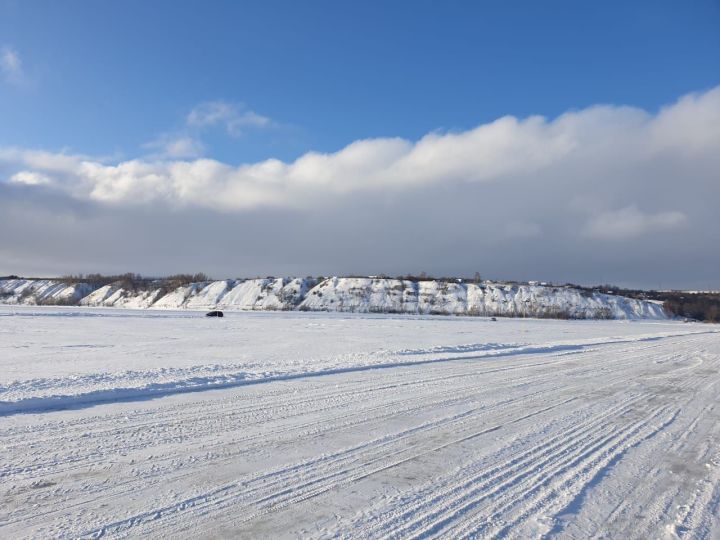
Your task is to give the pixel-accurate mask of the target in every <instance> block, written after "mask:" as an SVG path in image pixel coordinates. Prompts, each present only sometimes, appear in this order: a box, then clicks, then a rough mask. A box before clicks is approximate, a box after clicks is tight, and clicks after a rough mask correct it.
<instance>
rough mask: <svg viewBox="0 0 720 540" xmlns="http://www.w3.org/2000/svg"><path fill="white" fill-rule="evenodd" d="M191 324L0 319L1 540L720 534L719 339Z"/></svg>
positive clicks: (391, 320) (533, 330) (610, 326)
mask: <svg viewBox="0 0 720 540" xmlns="http://www.w3.org/2000/svg"><path fill="white" fill-rule="evenodd" d="M90 314H92V315H93V316H92V317H91V316H89V315H90ZM201 315H202V314H187V313H185V314H177V313H175V314H172V313H167V314H158V315H152V314H147V313H143V314H137V315H132V314H127V315H121V314H117V313H115V312H103V311H102V310H96V311H82V310H78V309H76V310H74V311H73V310H68V311H62V310H54V311H53V310H47V311H43V310H40V309H39V308H35V309H34V310H26V311H23V310H10V309H4V310H3V311H2V312H0V355H1V356H2V359H0V368H2V370H3V372H2V374H1V375H0V376H1V377H2V379H0V400H1V401H0V537H2V538H26V537H28V538H55V537H59V538H77V537H82V538H98V537H142V536H145V537H152V538H186V537H194V538H206V537H208V538H279V537H293V538H295V537H309V538H312V537H320V538H337V537H340V538H343V537H345V538H350V537H352V538H435V537H443V538H466V537H468V538H534V537H558V538H718V537H720V400H719V398H720V333H718V330H719V329H718V328H717V327H714V326H710V325H694V324H682V323H642V322H632V323H629V322H611V321H603V322H573V321H533V320H500V321H497V322H490V321H488V320H484V319H471V318H448V317H440V318H432V317H424V318H423V317H420V318H413V317H404V318H403V317H373V316H355V317H351V316H338V315H311V314H291V315H290V314H262V315H258V314H242V313H239V314H231V315H229V316H227V317H226V318H225V319H224V320H222V321H206V320H204V319H201V318H200V317H201ZM193 328H195V330H192V329H193Z"/></svg>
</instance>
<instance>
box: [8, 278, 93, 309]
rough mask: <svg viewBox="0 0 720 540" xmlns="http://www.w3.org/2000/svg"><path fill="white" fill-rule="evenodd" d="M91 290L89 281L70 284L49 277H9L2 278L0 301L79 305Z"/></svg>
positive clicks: (27, 303)
mask: <svg viewBox="0 0 720 540" xmlns="http://www.w3.org/2000/svg"><path fill="white" fill-rule="evenodd" d="M91 291H92V287H91V286H90V285H88V284H87V283H74V284H70V285H68V284H67V283H64V282H59V281H52V280H47V279H37V280H29V279H7V280H0V303H3V304H26V305H44V304H48V305H77V304H78V303H79V302H80V301H81V299H82V298H84V297H85V296H86V295H88V294H89V293H90V292H91Z"/></svg>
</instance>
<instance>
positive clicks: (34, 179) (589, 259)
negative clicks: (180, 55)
mask: <svg viewBox="0 0 720 540" xmlns="http://www.w3.org/2000/svg"><path fill="white" fill-rule="evenodd" d="M222 105H223V104H222V103H220V102H211V103H208V104H204V105H202V106H200V107H198V108H196V109H195V110H193V111H192V112H191V113H190V115H189V116H188V119H187V122H188V124H191V125H195V126H211V125H215V126H221V127H223V128H224V129H226V130H227V131H228V132H229V133H232V132H233V131H234V130H240V131H241V130H242V129H244V128H245V126H247V125H261V124H262V123H263V122H266V121H268V120H267V119H265V118H264V117H256V116H254V113H251V112H249V111H246V110H241V109H238V108H233V107H230V108H228V107H225V106H222ZM236 132H237V131H236ZM175 142H176V141H170V140H168V141H165V146H164V147H163V148H162V152H159V153H158V155H157V156H155V157H152V156H151V157H150V158H147V157H146V158H143V159H132V160H127V161H121V162H115V163H113V162H107V161H105V160H99V159H92V158H89V157H87V156H81V155H74V154H68V153H62V152H55V153H53V152H46V151H39V150H30V149H23V148H4V149H0V174H1V175H2V176H0V178H5V180H6V182H5V183H4V184H3V185H4V187H3V188H2V189H3V190H4V191H5V192H6V194H5V195H6V197H5V199H6V200H9V199H8V198H7V196H8V195H9V194H10V192H12V194H13V197H14V200H15V201H16V203H14V204H15V206H14V207H13V209H14V210H16V211H17V208H18V207H19V206H28V207H32V208H33V209H35V210H33V211H35V212H39V211H38V210H37V208H42V210H43V212H44V213H43V212H39V213H38V214H37V215H44V216H45V218H44V219H50V220H52V219H56V220H57V219H58V217H57V216H59V215H65V216H67V215H68V214H67V213H68V212H69V214H70V215H73V216H75V218H74V219H77V220H78V221H80V222H83V221H84V220H88V219H90V218H88V214H87V213H89V214H92V216H93V217H92V219H93V220H99V221H101V222H103V223H105V224H106V226H107V227H108V230H107V231H105V232H106V233H107V232H108V231H112V232H113V234H115V233H116V232H118V231H115V230H114V229H113V227H118V225H117V224H115V225H110V222H111V221H112V220H113V219H118V220H120V221H122V219H121V218H120V216H129V215H132V216H136V217H137V216H144V217H143V218H142V220H144V221H145V222H146V224H147V226H148V227H151V228H154V230H157V229H163V230H164V226H163V225H162V223H167V222H168V221H172V220H174V219H176V218H178V216H183V217H184V219H186V220H190V221H185V223H194V224H195V226H196V227H197V228H200V229H202V230H205V231H206V232H208V233H210V234H211V235H215V238H214V239H213V240H211V241H210V242H211V245H210V246H208V247H207V248H203V250H202V251H203V257H210V258H211V260H213V262H212V263H211V264H210V266H213V268H207V266H205V265H203V264H202V263H203V260H202V259H200V258H198V257H196V258H195V259H193V254H192V253H188V255H187V257H185V258H183V257H179V258H178V259H177V260H178V261H179V260H183V261H185V262H184V263H183V266H184V267H186V268H187V267H191V268H197V269H199V270H206V271H208V270H209V271H214V272H216V273H217V274H218V275H252V274H255V273H274V274H282V273H301V274H304V273H309V272H319V273H334V272H337V273H365V272H368V273H377V272H379V271H383V272H389V273H393V272H398V273H399V272H410V271H420V270H425V271H429V272H436V273H439V272H442V273H447V274H462V273H465V274H472V272H473V271H475V270H479V271H481V273H484V274H487V273H488V271H489V272H490V273H492V274H495V275H497V277H536V276H537V277H541V278H545V279H558V280H560V279H573V278H574V279H576V280H577V281H583V280H585V281H596V280H601V279H603V278H605V279H606V280H607V281H610V280H614V281H618V282H625V283H633V284H634V283H639V284H645V285H652V286H657V285H658V281H660V283H659V284H660V285H662V282H663V281H664V282H665V283H666V285H667V286H671V285H673V286H676V285H678V286H680V285H683V283H686V282H689V281H692V283H697V284H701V283H706V282H708V283H709V282H713V280H714V283H716V286H718V287H720V278H719V277H718V276H716V275H715V273H714V271H711V270H710V268H711V267H712V265H714V268H717V267H718V263H719V262H720V255H718V254H717V253H716V252H718V251H720V250H717V249H716V248H715V247H713V246H716V245H718V244H711V242H716V241H717V240H718V231H720V219H719V218H718V215H719V214H720V212H718V211H717V205H718V204H720V175H718V172H717V171H718V170H720V87H718V88H714V89H711V90H709V91H706V92H701V93H694V94H690V95H687V96H684V97H682V98H680V99H679V100H678V101H677V102H675V103H673V104H670V105H668V106H666V107H664V108H662V109H661V110H659V111H658V112H656V113H649V112H647V111H644V110H641V109H637V108H633V107H624V106H611V105H597V106H593V107H589V108H586V109H582V110H578V111H570V112H567V113H565V114H563V115H561V116H559V117H557V118H554V119H547V118H544V117H540V116H533V117H529V118H524V119H519V118H515V117H512V116H506V117H503V118H499V119H497V120H496V121H494V122H490V123H487V124H483V125H480V126H477V127H475V128H473V129H470V130H467V131H457V132H432V133H429V134H427V135H426V136H424V137H422V138H421V139H419V140H416V141H410V140H405V139H402V138H377V139H366V140H358V141H355V142H352V143H351V144H348V145H347V146H345V147H344V148H341V149H340V150H338V151H336V152H330V153H321V152H308V153H306V154H304V155H302V156H300V157H299V158H298V159H296V160H295V161H292V162H283V161H280V160H277V159H269V160H266V161H262V162H258V163H247V164H242V165H239V166H235V165H230V164H227V163H222V162H220V161H216V160H213V159H206V158H197V159H192V158H191V159H188V156H194V155H197V152H199V150H198V148H196V147H194V146H193V141H192V140H186V141H179V142H178V144H177V145H176V146H174V147H173V146H171V143H175ZM57 205H59V206H61V207H63V210H62V211H60V210H58V209H57ZM6 206H7V204H6ZM79 208H82V209H84V210H83V212H85V213H86V214H85V215H82V216H81V217H77V216H78V215H79V214H78V212H79V210H78V209H79ZM0 210H1V209H0ZM150 210H152V212H151V213H149V212H150ZM80 214H82V212H80ZM201 216H202V217H201ZM35 217H36V216H33V219H34V218H35ZM18 219H19V218H18ZM163 220H164V221H163ZM192 220H203V221H202V222H200V221H194V222H193V221H192ZM4 221H5V223H6V224H7V221H8V218H7V217H6V218H5V219H4ZM0 225H2V223H0ZM237 227H242V229H240V230H239V229H237ZM189 228H190V225H187V226H186V227H180V228H179V229H174V230H173V231H174V232H171V233H169V235H167V236H166V239H165V241H166V242H169V243H170V244H172V245H178V246H179V245H181V244H182V234H183V231H184V233H185V234H186V236H188V235H189V236H194V234H190V233H188V230H189ZM98 234H101V233H100V232H98ZM83 236H87V234H85V233H84V234H83ZM146 236H147V234H146ZM149 236H150V237H152V236H153V234H150V235H149ZM258 238H264V241H263V242H258ZM156 240H157V239H156ZM129 242H130V240H128V245H129ZM213 242H217V244H213ZM309 242H313V243H314V244H315V245H312V246H309V245H308V243H309ZM3 243H4V244H9V243H12V242H7V240H3ZM228 243H232V244H234V248H233V250H234V251H233V250H230V248H229V247H228ZM213 245H215V246H216V247H215V248H213V247H212V246H213ZM299 246H303V249H299V248H298V247H299ZM40 247H41V246H38V249H40ZM136 247H137V246H136ZM0 248H5V251H7V252H8V253H12V254H13V257H14V259H18V255H17V251H18V250H17V249H13V248H12V247H7V246H4V245H3V244H0ZM178 249H180V248H178ZM668 250H672V252H673V253H674V254H675V256H678V257H683V258H684V260H685V261H686V262H687V263H688V264H686V265H685V266H684V267H680V265H675V266H672V267H667V264H668V263H667V261H668V259H667V252H668ZM25 251H27V250H25ZM121 251H122V250H121ZM125 251H126V252H132V251H133V250H132V249H131V247H128V248H127V249H125ZM230 251H232V252H233V253H234V255H230V254H229V253H228V252H230ZM281 254H282V255H281ZM143 257H144V258H143ZM30 259H32V256H31V255H30V254H27V253H26V254H25V255H24V256H23V257H21V258H20V259H19V260H30ZM117 259H118V261H119V259H120V255H119V254H118V256H117ZM136 260H137V261H138V262H136V263H134V262H133V260H130V259H128V260H127V262H126V263H125V265H126V266H125V268H132V269H135V268H138V269H139V270H142V271H147V270H143V269H148V270H153V271H156V270H160V271H172V270H174V269H177V270H179V268H176V267H173V268H170V263H169V261H168V264H167V266H163V265H158V263H157V262H156V261H155V262H152V259H151V258H149V257H148V255H147V254H145V255H143V256H142V257H140V256H138V258H137V259H136ZM193 261H194V262H193ZM663 261H664V262H663ZM35 264H36V263H32V264H30V266H33V265H35ZM113 264H116V265H117V264H120V263H119V262H116V263H113ZM173 264H176V265H177V261H176V262H175V263H173ZM688 265H690V266H692V268H690V269H689V268H688ZM40 266H41V265H37V267H40ZM140 267H142V268H140ZM90 269H91V268H89V267H85V268H81V269H78V270H84V271H88V270H90ZM233 269H234V270H233ZM486 269H487V270H486ZM8 270H10V269H9V268H8ZM690 274H692V275H690ZM683 280H685V281H683Z"/></svg>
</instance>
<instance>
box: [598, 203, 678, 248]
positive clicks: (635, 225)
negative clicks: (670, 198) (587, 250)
mask: <svg viewBox="0 0 720 540" xmlns="http://www.w3.org/2000/svg"><path fill="white" fill-rule="evenodd" d="M686 221H687V216H686V215H685V214H683V213H682V212H677V211H670V212H658V213H655V214H648V213H643V212H642V211H640V210H639V209H638V208H637V207H636V206H635V205H631V206H627V207H625V208H622V209H620V210H616V211H610V212H604V213H602V214H600V215H598V216H595V217H593V218H592V219H591V220H590V221H589V222H588V223H587V225H586V226H585V229H584V232H585V234H586V235H587V236H589V237H591V238H596V239H598V240H631V239H634V238H637V237H639V236H643V235H646V234H651V233H658V232H663V231H670V230H673V229H677V228H678V227H681V226H682V225H684V224H685V223H686Z"/></svg>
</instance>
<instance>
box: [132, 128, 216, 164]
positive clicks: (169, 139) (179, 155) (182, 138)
mask: <svg viewBox="0 0 720 540" xmlns="http://www.w3.org/2000/svg"><path fill="white" fill-rule="evenodd" d="M144 148H147V149H148V150H152V151H153V153H152V154H150V155H149V156H147V158H146V159H149V160H163V159H194V158H198V157H200V156H202V155H203V154H204V153H205V145H204V144H203V143H202V141H200V140H198V139H196V138H194V137H190V136H187V135H176V136H172V135H169V134H164V135H161V136H160V137H158V138H157V139H155V140H154V141H152V142H149V143H147V144H145V145H144Z"/></svg>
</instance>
